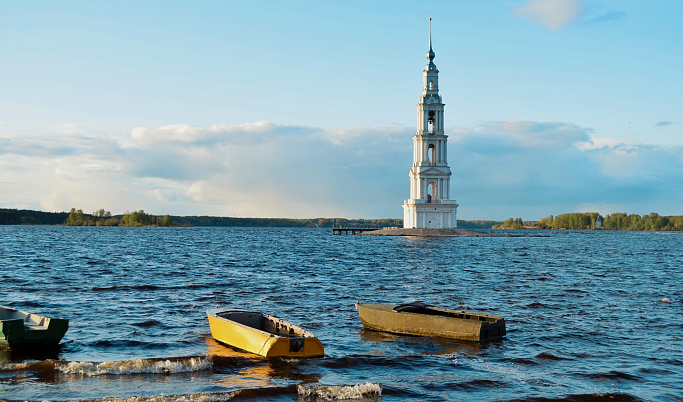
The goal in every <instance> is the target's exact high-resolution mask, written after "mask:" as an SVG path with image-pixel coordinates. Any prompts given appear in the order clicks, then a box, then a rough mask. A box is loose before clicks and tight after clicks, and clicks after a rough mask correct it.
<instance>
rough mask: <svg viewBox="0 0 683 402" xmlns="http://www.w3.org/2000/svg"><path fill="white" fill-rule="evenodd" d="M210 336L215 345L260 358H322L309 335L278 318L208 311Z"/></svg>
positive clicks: (321, 351) (318, 344)
mask: <svg viewBox="0 0 683 402" xmlns="http://www.w3.org/2000/svg"><path fill="white" fill-rule="evenodd" d="M206 315H208V316H209V326H210V327H211V335H212V336H213V337H214V338H215V339H216V340H217V341H219V342H221V343H225V344H227V345H230V346H233V347H235V348H238V349H242V350H246V351H247V352H251V353H255V354H257V355H261V356H263V357H315V356H322V355H324V354H325V349H324V348H323V344H322V343H321V342H320V340H318V338H316V337H315V336H314V335H313V334H312V333H310V332H308V331H306V330H304V329H302V328H299V327H297V326H295V325H292V324H290V323H288V322H286V321H283V320H281V319H279V318H275V317H273V316H270V315H266V314H263V313H258V312H253V311H244V310H222V309H211V310H208V311H207V312H206Z"/></svg>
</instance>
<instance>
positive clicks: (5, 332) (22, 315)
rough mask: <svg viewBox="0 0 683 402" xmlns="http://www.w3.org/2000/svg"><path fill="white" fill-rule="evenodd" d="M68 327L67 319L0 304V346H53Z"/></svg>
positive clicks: (19, 347)
mask: <svg viewBox="0 0 683 402" xmlns="http://www.w3.org/2000/svg"><path fill="white" fill-rule="evenodd" d="M68 329H69V320H63V319H60V318H49V317H43V316H41V315H36V314H32V313H27V312H25V311H21V310H17V309H14V308H11V307H5V306H0V346H4V347H7V348H10V349H28V348H30V349H41V348H50V347H55V346H57V345H58V344H59V342H60V341H61V340H62V338H63V337H64V334H65V333H66V331H67V330H68Z"/></svg>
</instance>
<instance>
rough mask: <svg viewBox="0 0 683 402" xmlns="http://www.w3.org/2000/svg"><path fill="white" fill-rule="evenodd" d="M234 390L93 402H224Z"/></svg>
mask: <svg viewBox="0 0 683 402" xmlns="http://www.w3.org/2000/svg"><path fill="white" fill-rule="evenodd" d="M233 396H234V394H233V393H232V392H225V393H213V394H207V393H202V394H189V395H163V394H162V395H156V396H144V397H143V396H129V397H125V398H105V399H95V400H91V402H222V401H229V400H231V399H232V398H233Z"/></svg>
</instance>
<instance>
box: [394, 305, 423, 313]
mask: <svg viewBox="0 0 683 402" xmlns="http://www.w3.org/2000/svg"><path fill="white" fill-rule="evenodd" d="M429 307H432V306H430V305H429V304H425V303H422V302H413V303H405V304H399V305H398V306H396V307H394V311H398V312H399V313H401V312H406V313H423V314H424V311H425V310H426V309H427V308H429Z"/></svg>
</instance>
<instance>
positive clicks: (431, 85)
mask: <svg viewBox="0 0 683 402" xmlns="http://www.w3.org/2000/svg"><path fill="white" fill-rule="evenodd" d="M429 90H430V91H433V90H434V80H429Z"/></svg>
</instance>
